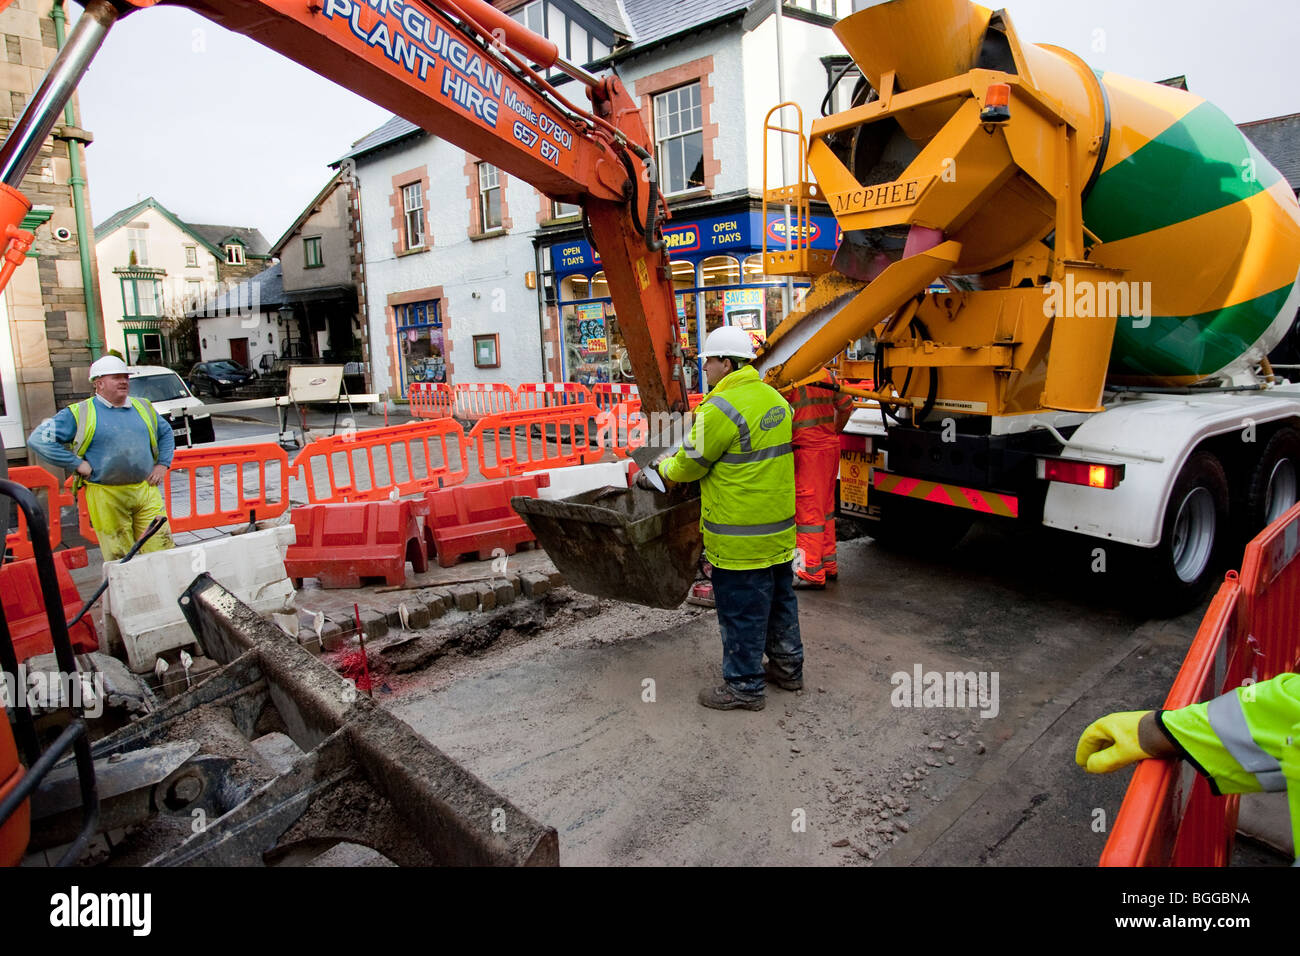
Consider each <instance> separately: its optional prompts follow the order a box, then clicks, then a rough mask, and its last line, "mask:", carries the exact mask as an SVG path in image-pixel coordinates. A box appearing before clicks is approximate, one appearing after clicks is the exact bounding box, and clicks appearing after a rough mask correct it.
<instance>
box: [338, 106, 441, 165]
mask: <svg viewBox="0 0 1300 956" xmlns="http://www.w3.org/2000/svg"><path fill="white" fill-rule="evenodd" d="M424 135H427V134H426V133H425V132H424V130H422V129H420V127H418V126H416V125H415V124H414V123H412V122H411V121H410V120H406V119H402V117H400V116H394V117H392V118H391V119H390V120H389V121H388V122H387V123H385V124H384V125H383V126H380V127H379V128H378V129H376V130H373V131H371V132H369V133H367V134H366V135H365V136H362V137H361V138H360V139H359V140H357V141H356V142H355V143H353V144H352V148H351V149H349V150H348V151H347V152H346V153H344V154H343V155H342V156H340V157H339V158H338V159H336V160H334V162H332V163H330V165H331V166H337V165H338V164H339V163H341V162H343V160H345V159H347V158H348V157H349V156H351V157H353V158H357V157H360V156H364V155H365V154H366V153H372V152H374V151H375V150H377V149H380V148H382V147H384V146H391V145H392V144H394V143H396V142H398V141H399V140H403V139H406V138H407V137H408V136H424Z"/></svg>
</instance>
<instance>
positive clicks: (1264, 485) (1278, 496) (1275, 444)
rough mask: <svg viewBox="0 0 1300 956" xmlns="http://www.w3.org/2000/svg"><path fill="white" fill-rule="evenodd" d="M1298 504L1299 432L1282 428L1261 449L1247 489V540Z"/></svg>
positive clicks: (1299, 488)
mask: <svg viewBox="0 0 1300 956" xmlns="http://www.w3.org/2000/svg"><path fill="white" fill-rule="evenodd" d="M1297 501H1300V431H1296V430H1295V429H1294V428H1283V429H1281V430H1280V431H1277V432H1275V433H1274V434H1273V437H1272V438H1270V439H1269V440H1268V444H1267V445H1265V446H1264V452H1263V454H1262V455H1260V457H1259V462H1258V463H1257V464H1256V465H1255V467H1254V468H1253V469H1252V470H1251V474H1250V483H1249V484H1248V485H1247V488H1246V540H1249V539H1250V538H1252V537H1254V536H1255V535H1257V534H1258V533H1259V532H1260V531H1262V530H1263V529H1264V528H1265V527H1267V526H1268V525H1269V524H1271V523H1273V522H1274V521H1276V520H1277V519H1278V518H1280V517H1282V515H1284V514H1285V513H1286V512H1287V511H1288V510H1289V509H1290V507H1291V506H1292V505H1293V504H1295V503H1296V502H1297Z"/></svg>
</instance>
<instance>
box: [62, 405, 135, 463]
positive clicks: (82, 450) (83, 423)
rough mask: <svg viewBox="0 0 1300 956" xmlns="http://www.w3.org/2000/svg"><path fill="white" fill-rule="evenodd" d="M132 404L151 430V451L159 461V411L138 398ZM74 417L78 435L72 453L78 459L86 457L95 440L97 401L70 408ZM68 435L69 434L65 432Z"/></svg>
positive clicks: (75, 437)
mask: <svg viewBox="0 0 1300 956" xmlns="http://www.w3.org/2000/svg"><path fill="white" fill-rule="evenodd" d="M131 404H132V406H134V408H135V410H136V413H137V414H138V415H139V416H140V417H141V418H142V419H144V426H145V428H147V429H149V449H150V451H152V452H153V460H154V461H155V462H156V461H157V460H158V409H156V408H154V407H153V403H152V402H145V401H141V400H140V399H138V398H132V399H131ZM68 410H69V411H70V412H72V417H73V419H74V420H75V421H76V423H77V434H76V435H74V436H73V438H72V451H73V454H75V455H76V456H77V457H78V458H85V457H86V449H87V448H89V447H90V443H91V442H92V441H93V440H94V438H95V423H96V422H97V421H98V418H97V413H96V412H95V399H94V398H93V397H92V398H88V399H86V400H85V401H84V402H77V403H76V404H75V405H72V406H69V409H68ZM64 434H65V435H66V434H67V432H64Z"/></svg>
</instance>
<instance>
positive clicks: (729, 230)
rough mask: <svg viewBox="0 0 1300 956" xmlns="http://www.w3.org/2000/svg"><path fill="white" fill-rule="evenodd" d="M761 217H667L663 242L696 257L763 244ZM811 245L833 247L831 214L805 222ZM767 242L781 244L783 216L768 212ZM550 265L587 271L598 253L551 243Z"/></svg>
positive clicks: (577, 243)
mask: <svg viewBox="0 0 1300 956" xmlns="http://www.w3.org/2000/svg"><path fill="white" fill-rule="evenodd" d="M762 221H763V217H762V214H761V213H758V212H744V213H737V214H735V215H732V216H714V217H712V218H709V219H701V220H698V221H695V222H679V221H678V220H676V219H671V220H669V221H668V222H667V223H665V224H664V242H665V243H666V245H667V248H668V255H669V257H670V258H672V259H687V260H691V261H696V260H699V259H703V258H706V257H708V256H711V255H716V254H718V253H722V252H727V251H734V252H737V254H740V252H741V251H742V250H743V251H744V252H746V253H747V252H750V251H755V250H758V249H761V248H762V245H763V229H762ZM807 231H808V232H809V233H810V234H811V240H812V242H811V244H812V247H813V248H814V249H834V248H835V245H836V242H837V240H838V236H839V232H838V229H837V227H836V224H835V218H834V217H833V216H814V217H813V220H812V222H810V223H809V224H808V227H807ZM767 244H768V247H769V248H771V249H784V248H785V217H784V215H783V214H782V213H779V212H778V213H772V212H769V213H768V216H767ZM551 268H552V270H554V272H555V273H556V274H557V275H561V276H563V275H567V274H568V273H571V272H591V271H594V270H599V269H600V254H599V253H597V252H596V251H595V250H593V249H592V248H591V245H590V244H588V243H587V242H585V241H583V240H581V239H578V240H574V241H573V242H562V243H557V244H556V245H553V246H551Z"/></svg>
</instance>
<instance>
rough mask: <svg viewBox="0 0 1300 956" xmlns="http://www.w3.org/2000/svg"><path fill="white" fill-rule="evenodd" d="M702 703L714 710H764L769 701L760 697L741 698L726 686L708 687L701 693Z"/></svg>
mask: <svg viewBox="0 0 1300 956" xmlns="http://www.w3.org/2000/svg"><path fill="white" fill-rule="evenodd" d="M700 703H701V704H703V705H704V706H705V707H709V708H711V709H713V710H736V709H740V710H762V709H763V708H764V707H766V706H767V700H766V699H765V698H763V697H762V696H759V697H741V696H739V695H738V694H736V692H735V691H733V690H732V689H731V688H730V687H728V686H727V685H726V684H719V685H718V686H717V687H706V688H704V690H702V691H700Z"/></svg>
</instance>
